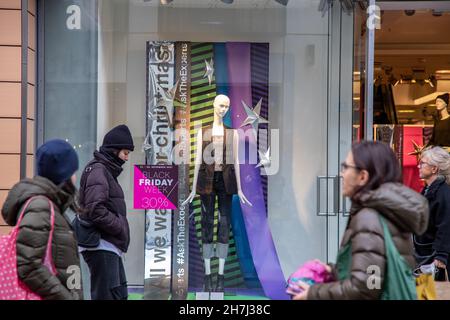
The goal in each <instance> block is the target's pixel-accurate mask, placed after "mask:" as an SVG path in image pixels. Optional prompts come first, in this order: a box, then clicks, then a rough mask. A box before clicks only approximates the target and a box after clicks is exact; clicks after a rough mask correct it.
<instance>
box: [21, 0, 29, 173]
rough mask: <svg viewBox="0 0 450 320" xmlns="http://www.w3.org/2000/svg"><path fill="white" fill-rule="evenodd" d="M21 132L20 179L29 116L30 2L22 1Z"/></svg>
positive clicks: (25, 160)
mask: <svg viewBox="0 0 450 320" xmlns="http://www.w3.org/2000/svg"><path fill="white" fill-rule="evenodd" d="M21 27H22V31H21V32H22V35H21V36H22V38H21V45H22V48H21V55H22V60H21V64H22V70H21V73H22V74H21V119H20V122H21V131H20V179H24V178H25V177H26V176H27V118H28V117H27V115H28V0H21Z"/></svg>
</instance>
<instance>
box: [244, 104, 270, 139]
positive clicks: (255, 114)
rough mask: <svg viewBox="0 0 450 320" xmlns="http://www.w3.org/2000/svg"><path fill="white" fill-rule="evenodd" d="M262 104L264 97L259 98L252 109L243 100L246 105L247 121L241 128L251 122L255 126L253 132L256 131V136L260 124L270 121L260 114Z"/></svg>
mask: <svg viewBox="0 0 450 320" xmlns="http://www.w3.org/2000/svg"><path fill="white" fill-rule="evenodd" d="M261 104H262V98H261V99H259V101H258V103H257V104H256V106H255V107H254V108H253V110H252V109H250V108H249V107H248V106H247V105H246V104H245V102H244V101H242V105H243V106H244V109H245V112H246V113H247V119H245V121H244V122H243V123H242V124H241V128H242V127H244V126H246V125H249V124H251V125H252V127H253V132H254V133H255V137H257V136H258V126H259V125H260V124H264V123H269V121H267V120H266V119H264V118H263V117H261V116H260V115H259V114H260V113H261Z"/></svg>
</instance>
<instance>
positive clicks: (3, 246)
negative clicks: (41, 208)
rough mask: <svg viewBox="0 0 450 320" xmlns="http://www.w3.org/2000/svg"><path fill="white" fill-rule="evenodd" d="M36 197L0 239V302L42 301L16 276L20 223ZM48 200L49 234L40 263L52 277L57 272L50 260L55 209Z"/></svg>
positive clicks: (26, 205)
mask: <svg viewBox="0 0 450 320" xmlns="http://www.w3.org/2000/svg"><path fill="white" fill-rule="evenodd" d="M37 197H38V196H35V197H31V198H30V199H28V200H27V202H26V203H25V205H24V206H23V208H22V212H21V213H20V216H19V219H18V220H17V223H16V225H15V226H14V228H13V229H12V230H11V232H10V233H9V234H8V235H5V236H2V237H1V238H0V300H42V298H41V297H40V296H39V295H37V294H36V293H34V292H32V291H31V290H30V289H29V288H28V287H27V286H26V285H25V284H24V283H23V282H22V281H20V279H19V275H18V274H17V254H16V242H17V236H18V234H19V227H20V223H21V222H22V219H23V216H24V213H25V211H26V209H27V208H28V206H29V205H30V203H31V201H33V200H34V199H36V198H37ZM45 198H46V199H47V200H48V203H49V205H50V212H51V215H50V233H49V237H48V242H47V249H46V251H45V256H44V259H43V261H42V263H43V264H44V266H46V267H47V268H48V270H49V271H50V273H51V274H52V275H56V274H57V271H56V268H55V265H54V263H53V259H52V239H53V231H54V228H55V209H54V206H53V203H52V202H51V201H50V199H48V198H47V197H45Z"/></svg>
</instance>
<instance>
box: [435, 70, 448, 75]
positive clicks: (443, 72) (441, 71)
mask: <svg viewBox="0 0 450 320" xmlns="http://www.w3.org/2000/svg"><path fill="white" fill-rule="evenodd" d="M436 74H450V70H436Z"/></svg>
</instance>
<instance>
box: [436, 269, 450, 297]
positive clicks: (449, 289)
mask: <svg viewBox="0 0 450 320" xmlns="http://www.w3.org/2000/svg"><path fill="white" fill-rule="evenodd" d="M434 285H435V287H436V300H450V282H448V273H447V268H446V269H445V281H435V282H434Z"/></svg>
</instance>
